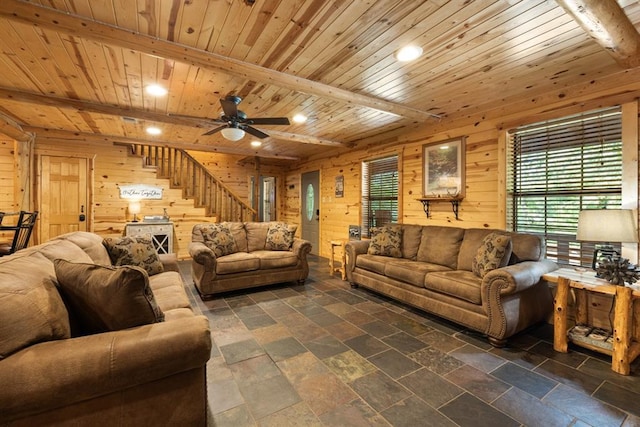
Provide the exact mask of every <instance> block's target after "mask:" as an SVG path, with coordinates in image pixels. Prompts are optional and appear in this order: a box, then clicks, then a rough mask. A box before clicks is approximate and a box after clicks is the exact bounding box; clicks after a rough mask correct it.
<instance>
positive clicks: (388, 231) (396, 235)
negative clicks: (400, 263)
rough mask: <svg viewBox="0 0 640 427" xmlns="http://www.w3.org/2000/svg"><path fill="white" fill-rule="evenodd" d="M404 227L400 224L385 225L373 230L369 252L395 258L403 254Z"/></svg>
mask: <svg viewBox="0 0 640 427" xmlns="http://www.w3.org/2000/svg"><path fill="white" fill-rule="evenodd" d="M401 245H402V228H401V227H400V226H399V225H385V226H384V227H375V228H373V229H372V230H371V242H370V243H369V249H368V250H367V253H368V254H369V255H382V256H390V257H394V258H400V257H401V256H402V249H401Z"/></svg>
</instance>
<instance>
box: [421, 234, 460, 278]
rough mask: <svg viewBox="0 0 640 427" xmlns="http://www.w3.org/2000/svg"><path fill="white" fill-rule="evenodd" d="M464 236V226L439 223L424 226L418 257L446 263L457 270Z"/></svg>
mask: <svg viewBox="0 0 640 427" xmlns="http://www.w3.org/2000/svg"><path fill="white" fill-rule="evenodd" d="M463 237H464V229H463V228H458V227H443V226H437V225H430V226H425V227H423V228H422V238H421V240H420V248H419V249H418V255H417V257H416V259H417V260H418V261H422V262H428V263H432V264H439V265H444V266H446V267H449V268H451V269H453V270H455V269H456V268H457V264H458V251H459V250H460V244H461V243H462V238H463Z"/></svg>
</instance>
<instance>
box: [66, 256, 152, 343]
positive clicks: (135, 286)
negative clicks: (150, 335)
mask: <svg viewBox="0 0 640 427" xmlns="http://www.w3.org/2000/svg"><path fill="white" fill-rule="evenodd" d="M54 266H55V270H56V276H57V278H58V284H59V285H60V289H61V291H62V295H63V297H64V299H65V301H66V302H67V307H68V308H69V309H70V311H71V314H72V315H73V316H75V317H76V319H77V321H78V322H79V325H81V327H82V331H81V332H82V333H87V334H91V333H100V332H107V331H116V330H120V329H127V328H131V327H134V326H140V325H145V324H149V323H156V322H162V321H163V320H164V315H163V313H162V311H161V310H160V308H159V307H158V305H157V304H156V301H155V299H154V296H153V292H152V291H151V287H150V286H149V276H148V275H147V272H146V271H145V270H144V269H142V268H141V267H135V266H123V267H113V266H101V265H96V264H85V263H72V262H69V261H65V260H62V259H57V260H55V261H54Z"/></svg>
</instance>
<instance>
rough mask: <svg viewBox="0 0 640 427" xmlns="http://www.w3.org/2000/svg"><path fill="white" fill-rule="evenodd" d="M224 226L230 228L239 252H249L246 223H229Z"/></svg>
mask: <svg viewBox="0 0 640 427" xmlns="http://www.w3.org/2000/svg"><path fill="white" fill-rule="evenodd" d="M224 224H226V225H227V227H229V230H230V231H231V235H232V236H233V238H234V240H235V241H236V245H237V246H238V252H247V230H246V229H245V228H244V222H233V221H228V222H224Z"/></svg>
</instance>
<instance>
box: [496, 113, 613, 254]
mask: <svg viewBox="0 0 640 427" xmlns="http://www.w3.org/2000/svg"><path fill="white" fill-rule="evenodd" d="M508 154H509V158H508V160H507V163H508V175H507V193H508V203H507V222H508V225H509V227H510V228H511V229H513V230H516V231H523V232H530V233H536V234H542V235H544V236H545V237H546V239H547V257H548V258H549V259H552V260H555V261H556V262H558V263H561V264H572V265H584V266H589V265H590V264H591V255H592V254H593V244H592V243H588V242H587V243H585V242H577V241H576V238H575V235H576V229H577V225H578V214H579V212H580V210H582V209H603V208H620V205H621V194H622V120H621V112H620V108H613V109H606V110H599V111H596V112H592V113H588V114H584V115H580V116H572V117H569V118H565V119H562V120H554V121H547V122H543V123H537V124H535V125H531V126H527V127H522V128H518V129H516V130H514V131H511V132H510V138H509V150H508Z"/></svg>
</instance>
